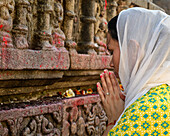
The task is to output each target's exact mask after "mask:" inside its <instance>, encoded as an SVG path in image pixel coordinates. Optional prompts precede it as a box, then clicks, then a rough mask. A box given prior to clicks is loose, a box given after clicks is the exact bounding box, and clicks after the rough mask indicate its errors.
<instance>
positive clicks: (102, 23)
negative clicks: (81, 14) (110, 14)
mask: <svg viewBox="0 0 170 136" xmlns="http://www.w3.org/2000/svg"><path fill="white" fill-rule="evenodd" d="M99 9H100V11H99ZM97 10H98V12H100V14H99V16H97V17H96V18H97V22H96V24H95V37H94V40H95V42H96V43H95V45H96V47H97V48H98V52H99V54H100V55H109V52H108V51H107V48H106V32H107V20H106V19H105V12H106V9H105V8H104V5H103V2H102V1H100V3H99V4H98V8H97Z"/></svg>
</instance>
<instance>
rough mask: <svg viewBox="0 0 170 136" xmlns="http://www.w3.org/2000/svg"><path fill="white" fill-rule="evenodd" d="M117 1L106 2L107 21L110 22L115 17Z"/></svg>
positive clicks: (109, 0)
mask: <svg viewBox="0 0 170 136" xmlns="http://www.w3.org/2000/svg"><path fill="white" fill-rule="evenodd" d="M117 2H118V0H108V1H107V20H108V21H110V20H111V19H112V18H113V17H114V16H116V15H117V7H118V4H117Z"/></svg>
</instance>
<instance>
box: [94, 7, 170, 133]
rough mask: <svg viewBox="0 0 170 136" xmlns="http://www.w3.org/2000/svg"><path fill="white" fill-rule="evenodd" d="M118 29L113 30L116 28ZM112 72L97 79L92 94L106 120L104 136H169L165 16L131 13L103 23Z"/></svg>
mask: <svg viewBox="0 0 170 136" xmlns="http://www.w3.org/2000/svg"><path fill="white" fill-rule="evenodd" d="M115 24H117V25H115ZM108 29H109V31H108V34H107V42H108V43H107V46H108V49H110V50H112V51H113V59H112V63H111V65H112V66H114V69H115V72H116V73H118V75H119V77H120V80H121V82H122V85H123V87H124V90H125V93H126V98H125V101H124V98H123V97H122V93H121V92H120V89H119V85H118V82H117V80H116V78H115V75H114V73H113V72H108V71H107V70H105V71H104V73H102V74H101V76H100V77H101V83H102V87H101V85H100V83H97V90H98V93H99V95H100V97H101V100H102V103H103V106H104V109H105V111H106V114H107V117H108V125H107V128H106V131H105V132H104V135H107V134H108V135H109V136H110V135H114V136H149V135H151V136H158V135H161V136H162V135H170V104H169V103H170V86H169V85H170V16H169V15H167V14H165V13H163V12H161V11H158V10H155V11H153V10H147V9H143V8H131V9H128V10H124V11H122V12H121V13H120V14H119V16H118V17H115V18H113V19H112V20H111V21H110V22H109V23H108Z"/></svg>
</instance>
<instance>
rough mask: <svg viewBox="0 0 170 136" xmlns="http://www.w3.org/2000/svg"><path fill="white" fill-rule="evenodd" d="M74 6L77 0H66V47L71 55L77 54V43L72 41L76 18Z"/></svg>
mask: <svg viewBox="0 0 170 136" xmlns="http://www.w3.org/2000/svg"><path fill="white" fill-rule="evenodd" d="M74 4H75V0H66V3H65V17H64V18H65V20H64V33H65V34H66V41H65V43H66V47H67V48H69V50H70V53H73V52H74V53H76V50H75V48H76V43H75V42H74V41H72V33H73V19H74V17H75V13H74Z"/></svg>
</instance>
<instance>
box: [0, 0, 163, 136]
mask: <svg viewBox="0 0 170 136" xmlns="http://www.w3.org/2000/svg"><path fill="white" fill-rule="evenodd" d="M132 7H143V8H147V9H155V10H157V9H158V10H163V9H161V8H160V7H159V6H157V5H155V4H154V3H153V1H152V0H3V1H1V2H0V136H20V135H21V136H69V135H70V136H101V135H102V134H103V132H104V130H105V129H106V125H107V116H106V113H105V112H104V110H103V108H102V104H101V103H100V101H101V100H100V98H99V95H98V94H97V92H96V83H97V82H100V76H99V75H100V73H102V72H103V69H106V68H107V69H109V70H113V69H112V68H111V67H110V65H109V64H110V61H111V55H110V53H109V52H108V50H107V48H106V32H107V22H108V21H109V20H110V19H111V18H112V17H114V16H116V15H117V14H118V13H120V12H121V11H122V10H124V9H128V8H132ZM163 11H164V10H163ZM69 89H71V90H79V92H80V94H75V92H71V93H72V94H73V93H74V95H72V97H69V98H68V97H67V96H68V94H66V92H65V91H66V90H69ZM89 89H91V90H92V93H87V90H89ZM83 90H84V91H83ZM85 90H86V91H85ZM84 92H85V93H84ZM67 93H68V92H67ZM86 94H87V95H86ZM70 95H71V94H70Z"/></svg>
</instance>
